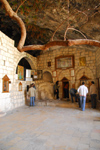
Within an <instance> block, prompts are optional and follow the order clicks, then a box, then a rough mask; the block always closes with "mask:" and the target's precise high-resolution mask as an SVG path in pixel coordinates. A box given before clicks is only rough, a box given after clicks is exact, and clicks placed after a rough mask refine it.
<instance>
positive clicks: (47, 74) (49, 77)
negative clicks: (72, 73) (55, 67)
mask: <svg viewBox="0 0 100 150" xmlns="http://www.w3.org/2000/svg"><path fill="white" fill-rule="evenodd" d="M43 80H44V82H51V83H52V82H53V78H52V75H51V73H50V72H49V71H45V72H44V73H43Z"/></svg>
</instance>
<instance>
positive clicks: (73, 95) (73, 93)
mask: <svg viewBox="0 0 100 150" xmlns="http://www.w3.org/2000/svg"><path fill="white" fill-rule="evenodd" d="M74 87H75V86H74V84H73V85H72V88H71V89H70V91H69V93H70V95H71V101H72V103H73V97H75V102H77V95H76V93H77V90H76V89H75V88H74Z"/></svg>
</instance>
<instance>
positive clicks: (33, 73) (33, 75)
mask: <svg viewBox="0 0 100 150" xmlns="http://www.w3.org/2000/svg"><path fill="white" fill-rule="evenodd" d="M31 77H32V78H33V80H34V79H37V78H38V76H37V70H36V69H34V70H31Z"/></svg>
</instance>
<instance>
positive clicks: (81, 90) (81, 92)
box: [77, 82, 88, 111]
mask: <svg viewBox="0 0 100 150" xmlns="http://www.w3.org/2000/svg"><path fill="white" fill-rule="evenodd" d="M77 92H78V93H79V96H80V106H81V109H82V111H84V110H85V103H86V95H87V93H88V88H87V87H86V86H85V83H84V82H82V85H81V86H80V87H79V88H78V90H77Z"/></svg>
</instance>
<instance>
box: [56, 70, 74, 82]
mask: <svg viewBox="0 0 100 150" xmlns="http://www.w3.org/2000/svg"><path fill="white" fill-rule="evenodd" d="M64 77H65V78H67V79H68V80H71V78H70V72H69V69H68V70H61V71H59V72H57V78H58V80H59V81H61V80H62V79H63V78H64Z"/></svg>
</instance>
